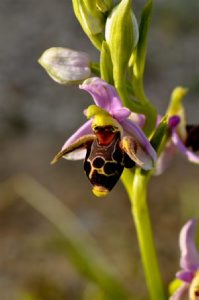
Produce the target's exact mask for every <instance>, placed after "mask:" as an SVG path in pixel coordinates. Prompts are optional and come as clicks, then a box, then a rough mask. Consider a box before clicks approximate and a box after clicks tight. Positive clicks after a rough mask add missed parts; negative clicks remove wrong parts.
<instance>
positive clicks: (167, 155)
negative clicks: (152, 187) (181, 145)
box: [154, 141, 177, 175]
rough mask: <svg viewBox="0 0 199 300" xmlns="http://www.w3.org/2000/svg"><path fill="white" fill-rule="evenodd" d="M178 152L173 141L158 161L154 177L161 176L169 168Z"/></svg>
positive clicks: (167, 145) (168, 144)
mask: <svg viewBox="0 0 199 300" xmlns="http://www.w3.org/2000/svg"><path fill="white" fill-rule="evenodd" d="M176 151H177V149H176V146H175V145H174V144H173V142H172V141H169V142H168V143H167V144H166V146H165V148H164V150H163V152H162V153H161V154H160V156H159V157H158V159H157V162H156V166H155V173H154V175H161V174H162V173H163V172H164V171H165V170H166V169H167V168H168V166H169V165H170V164H171V162H172V159H173V157H174V155H175V154H176Z"/></svg>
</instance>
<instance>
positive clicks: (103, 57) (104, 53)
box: [100, 41, 113, 84]
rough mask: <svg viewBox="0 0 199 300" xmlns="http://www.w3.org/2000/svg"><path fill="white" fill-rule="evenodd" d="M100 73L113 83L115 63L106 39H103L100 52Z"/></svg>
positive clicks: (103, 77) (104, 78)
mask: <svg viewBox="0 0 199 300" xmlns="http://www.w3.org/2000/svg"><path fill="white" fill-rule="evenodd" d="M100 73H101V77H102V79H103V80H105V81H106V82H108V83H110V84H113V64H112V61H111V54H110V50H109V46H108V44H107V43H106V41H103V43H102V48H101V54H100Z"/></svg>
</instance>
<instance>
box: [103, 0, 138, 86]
mask: <svg viewBox="0 0 199 300" xmlns="http://www.w3.org/2000/svg"><path fill="white" fill-rule="evenodd" d="M105 37H106V41H107V43H108V45H109V48H110V52H111V58H112V62H113V77H114V81H115V85H116V87H118V86H121V85H122V84H123V82H124V79H125V74H126V70H127V66H128V61H129V58H130V56H131V53H132V50H133V49H134V48H135V46H136V44H137V41H138V25H137V21H136V18H135V16H134V14H133V12H132V9H131V0H122V1H121V2H120V3H119V4H118V5H117V6H116V7H115V8H114V9H113V10H112V12H111V14H110V15H109V17H108V19H107V22H106V28H105Z"/></svg>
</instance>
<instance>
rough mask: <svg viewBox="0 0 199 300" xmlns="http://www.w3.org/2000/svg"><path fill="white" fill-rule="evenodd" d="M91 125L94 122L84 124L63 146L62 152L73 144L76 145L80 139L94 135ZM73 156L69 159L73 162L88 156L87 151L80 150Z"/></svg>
mask: <svg viewBox="0 0 199 300" xmlns="http://www.w3.org/2000/svg"><path fill="white" fill-rule="evenodd" d="M91 123H92V121H91V120H89V121H87V122H86V123H84V124H83V125H82V126H81V127H80V128H79V129H78V130H77V131H76V132H75V133H74V134H73V135H72V136H71V137H70V138H69V139H68V140H67V141H66V142H65V143H64V145H63V147H62V149H61V150H64V149H65V148H67V147H68V146H70V145H71V144H72V143H74V142H75V141H76V140H78V139H79V138H80V137H82V136H84V135H86V134H90V133H92V128H91ZM74 152H75V153H73V155H70V157H69V156H68V157H67V158H68V159H73V160H79V159H84V158H85V156H86V149H80V150H78V151H74Z"/></svg>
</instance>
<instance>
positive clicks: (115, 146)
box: [52, 77, 156, 196]
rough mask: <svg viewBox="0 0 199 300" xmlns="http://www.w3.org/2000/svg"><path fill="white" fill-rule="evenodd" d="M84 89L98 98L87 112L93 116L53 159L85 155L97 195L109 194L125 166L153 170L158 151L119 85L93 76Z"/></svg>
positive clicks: (95, 98)
mask: <svg viewBox="0 0 199 300" xmlns="http://www.w3.org/2000/svg"><path fill="white" fill-rule="evenodd" d="M80 89H83V90H85V91H86V92H88V93H89V94H90V95H91V96H92V97H93V100H94V102H95V105H91V106H89V107H88V108H87V109H86V110H85V111H84V114H85V115H86V117H87V118H88V119H89V120H88V121H87V122H85V123H84V124H83V125H82V126H81V127H80V128H79V129H78V130H77V131H76V132H75V133H74V134H73V135H72V136H71V137H70V138H69V139H68V140H67V141H66V142H65V144H64V145H63V147H62V149H61V151H60V152H59V153H58V154H57V155H56V156H55V158H54V159H53V161H52V163H54V162H56V161H57V160H58V159H60V158H61V157H63V158H66V159H71V160H78V159H84V170H85V172H86V175H87V177H88V178H89V180H90V182H91V184H92V185H93V193H94V194H95V195H96V196H104V195H106V194H107V193H108V192H109V191H110V190H111V189H112V188H113V186H114V185H115V184H116V182H117V181H118V179H119V177H120V175H121V174H122V171H123V169H124V167H127V168H131V167H133V166H134V165H135V164H136V165H138V166H140V167H141V168H142V169H144V170H150V169H152V168H153V166H154V162H155V160H156V152H155V150H154V149H153V147H152V146H151V144H150V142H149V141H148V139H147V138H146V136H145V134H144V133H143V132H142V130H141V128H140V127H139V126H138V125H136V124H135V123H134V122H133V121H132V115H131V111H130V110H129V109H128V108H126V107H123V106H122V102H121V100H120V98H119V96H118V94H117V92H116V90H115V88H114V87H113V86H111V85H109V84H108V83H106V82H105V81H103V80H102V79H100V78H97V77H93V78H89V79H87V80H86V81H84V83H83V84H82V85H80Z"/></svg>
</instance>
